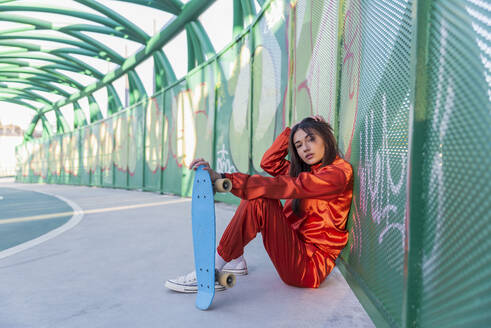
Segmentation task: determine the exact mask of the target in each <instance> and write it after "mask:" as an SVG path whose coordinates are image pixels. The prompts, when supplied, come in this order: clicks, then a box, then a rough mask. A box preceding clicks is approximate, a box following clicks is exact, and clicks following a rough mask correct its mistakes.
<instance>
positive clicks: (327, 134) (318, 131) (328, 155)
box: [288, 117, 338, 216]
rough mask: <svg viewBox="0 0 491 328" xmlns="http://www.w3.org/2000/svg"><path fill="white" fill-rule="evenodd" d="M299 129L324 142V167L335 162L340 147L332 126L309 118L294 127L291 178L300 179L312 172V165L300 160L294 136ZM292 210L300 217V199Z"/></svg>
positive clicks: (295, 200)
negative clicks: (304, 173)
mask: <svg viewBox="0 0 491 328" xmlns="http://www.w3.org/2000/svg"><path fill="white" fill-rule="evenodd" d="M298 129H301V130H303V131H304V132H305V133H307V134H314V135H316V136H317V137H320V138H321V139H322V140H323V141H324V145H325V151H324V157H323V158H322V166H326V165H329V164H331V163H332V162H334V159H335V158H336V156H337V155H338V146H337V142H336V138H335V137H334V133H333V130H332V127H331V125H329V123H326V122H320V121H316V120H315V119H313V118H311V117H307V118H304V119H303V120H302V121H301V122H300V123H298V124H296V125H294V126H293V128H292V130H291V132H290V140H289V143H288V152H289V154H290V176H292V177H298V176H299V174H300V173H301V172H310V165H308V164H307V163H305V162H304V161H303V160H302V159H301V158H300V156H299V155H298V153H297V149H296V148H295V144H294V141H293V136H294V135H295V133H296V132H297V131H298ZM292 209H293V212H294V213H295V214H296V215H298V216H300V199H294V200H293V203H292Z"/></svg>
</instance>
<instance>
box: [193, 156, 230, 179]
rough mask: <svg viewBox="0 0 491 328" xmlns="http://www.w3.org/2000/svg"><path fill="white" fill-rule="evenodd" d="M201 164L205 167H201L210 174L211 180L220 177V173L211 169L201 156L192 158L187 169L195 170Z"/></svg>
mask: <svg viewBox="0 0 491 328" xmlns="http://www.w3.org/2000/svg"><path fill="white" fill-rule="evenodd" d="M201 165H204V166H205V167H204V168H203V169H204V170H206V171H208V173H209V174H210V179H211V182H215V180H216V179H220V178H221V177H222V175H221V174H220V173H217V172H215V170H213V169H212V168H211V167H210V163H208V162H207V161H205V160H204V159H203V158H196V159H194V160H193V161H192V162H191V164H189V169H190V170H196V169H197V168H198V167H199V166H201Z"/></svg>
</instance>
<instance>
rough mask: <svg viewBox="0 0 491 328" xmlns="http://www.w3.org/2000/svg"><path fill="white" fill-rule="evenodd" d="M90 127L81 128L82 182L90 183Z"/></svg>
mask: <svg viewBox="0 0 491 328" xmlns="http://www.w3.org/2000/svg"><path fill="white" fill-rule="evenodd" d="M90 135H91V134H90V127H89V126H86V127H83V128H82V129H81V130H80V157H81V161H80V165H81V167H80V184H82V185H85V186H87V185H90V175H91V166H90V164H91V162H90V153H91V147H90Z"/></svg>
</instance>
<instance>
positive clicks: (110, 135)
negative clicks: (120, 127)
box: [97, 118, 114, 187]
mask: <svg viewBox="0 0 491 328" xmlns="http://www.w3.org/2000/svg"><path fill="white" fill-rule="evenodd" d="M97 124H98V125H99V127H100V136H101V139H100V145H99V146H100V150H101V156H100V158H101V174H102V185H103V186H104V187H112V186H113V185H114V171H113V167H114V165H113V163H114V159H113V156H114V154H113V153H114V127H113V120H112V119H110V118H109V119H105V120H103V121H101V122H98V123H97Z"/></svg>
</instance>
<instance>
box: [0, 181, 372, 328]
mask: <svg viewBox="0 0 491 328" xmlns="http://www.w3.org/2000/svg"><path fill="white" fill-rule="evenodd" d="M0 187H6V188H18V189H24V190H32V191H43V192H49V193H51V194H54V195H58V196H61V197H63V198H65V199H67V200H69V201H70V202H71V203H73V204H76V205H78V206H79V207H80V208H81V210H82V211H83V218H82V220H81V221H80V222H79V223H78V224H77V225H75V226H74V227H72V228H71V229H69V230H67V231H65V232H64V233H62V234H60V235H58V236H56V237H54V238H52V239H49V240H47V241H45V242H43V243H41V244H39V245H36V246H34V247H31V248H29V249H26V250H24V251H22V252H19V253H16V254H13V255H11V256H8V257H5V258H3V259H0V327H8V328H16V327H53V328H54V327H63V328H67V327H84V328H86V327H198V326H199V327H215V326H217V325H219V326H227V327H373V324H372V322H371V320H370V319H369V317H368V316H367V314H366V313H365V311H364V310H363V308H362V307H361V305H360V304H359V302H358V300H357V299H356V297H355V296H354V294H353V292H352V291H351V290H350V288H349V287H348V285H347V284H346V282H345V280H344V278H343V276H342V275H341V274H340V273H339V271H338V270H337V269H335V270H334V271H333V273H332V274H331V275H330V276H329V277H328V279H327V280H326V281H325V282H324V283H323V284H322V285H321V288H319V289H315V290H314V289H300V288H294V287H290V286H287V285H285V284H284V283H282V281H281V280H280V278H279V277H278V274H277V273H276V271H275V270H274V267H273V265H272V264H271V262H270V261H269V258H268V256H267V254H266V252H265V251H264V248H263V246H262V241H261V237H260V235H258V238H256V239H255V240H253V241H252V242H251V243H250V244H249V245H248V246H247V248H246V253H245V256H246V259H247V261H248V264H249V275H248V276H245V277H238V281H237V285H236V287H234V288H232V289H230V290H227V291H225V292H220V293H217V295H216V297H215V300H214V303H213V305H212V307H211V308H210V309H209V310H208V311H200V310H197V309H196V308H195V306H194V301H195V295H193V294H191V295H187V294H179V293H174V292H171V291H169V290H167V289H166V288H165V287H164V285H163V283H164V281H165V280H166V279H168V278H174V277H176V276H178V275H181V274H184V273H187V272H189V271H191V270H192V268H193V249H192V241H191V219H190V215H191V214H190V212H191V207H190V205H191V202H190V199H185V198H178V197H174V196H167V195H165V196H164V195H159V194H156V193H148V192H139V191H126V190H116V189H102V188H89V187H78V186H60V185H27V184H16V183H13V182H11V181H10V180H2V181H0ZM0 196H1V195H0ZM234 210H235V207H234V206H230V205H226V204H221V203H218V204H217V206H216V211H217V236H221V234H222V232H223V230H224V229H225V226H226V224H227V223H228V221H229V220H230V218H231V217H232V215H233V213H234ZM79 214H80V213H79Z"/></svg>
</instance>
